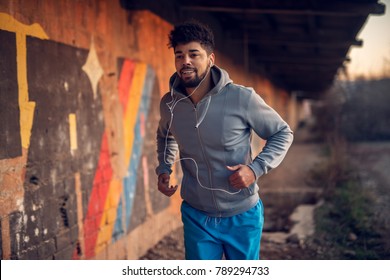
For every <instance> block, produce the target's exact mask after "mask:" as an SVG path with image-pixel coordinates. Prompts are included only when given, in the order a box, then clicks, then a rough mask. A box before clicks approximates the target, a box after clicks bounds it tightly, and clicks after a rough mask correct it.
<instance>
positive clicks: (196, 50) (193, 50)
mask: <svg viewBox="0 0 390 280" xmlns="http://www.w3.org/2000/svg"><path fill="white" fill-rule="evenodd" d="M188 52H192V53H193V52H200V50H198V49H192V50H188ZM176 53H183V51H175V54H176Z"/></svg>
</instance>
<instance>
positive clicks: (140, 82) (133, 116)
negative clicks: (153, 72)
mask: <svg viewBox="0 0 390 280" xmlns="http://www.w3.org/2000/svg"><path fill="white" fill-rule="evenodd" d="M146 71H147V65H146V64H145V63H137V64H136V67H135V70H134V77H133V82H132V84H131V87H130V89H129V91H130V92H129V98H128V101H127V106H126V111H125V112H124V120H123V132H124V133H123V139H124V141H125V143H124V145H125V157H124V158H125V160H126V162H125V166H126V167H127V166H128V164H130V158H131V150H132V148H133V144H134V129H135V126H136V121H137V114H138V110H139V106H140V103H141V98H142V90H143V86H144V82H145V77H146Z"/></svg>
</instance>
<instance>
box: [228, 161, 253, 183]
mask: <svg viewBox="0 0 390 280" xmlns="http://www.w3.org/2000/svg"><path fill="white" fill-rule="evenodd" d="M226 167H227V169H229V170H230V171H235V172H234V173H233V174H232V175H230V177H229V182H230V185H232V186H233V187H235V188H237V189H245V188H247V187H249V186H250V185H252V184H253V183H254V182H255V181H256V176H255V173H254V172H253V171H252V169H250V168H249V167H248V166H246V165H243V164H239V165H235V166H226Z"/></svg>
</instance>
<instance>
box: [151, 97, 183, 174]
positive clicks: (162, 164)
mask: <svg viewBox="0 0 390 280" xmlns="http://www.w3.org/2000/svg"><path fill="white" fill-rule="evenodd" d="M167 96H168V94H167V95H165V96H164V97H163V98H162V99H161V101H160V122H159V125H158V128H157V159H158V166H157V168H156V174H157V175H160V174H162V173H168V174H171V173H172V165H173V162H174V161H175V157H176V153H177V151H178V145H177V143H176V140H175V138H174V137H173V135H172V133H171V132H170V131H169V130H168V129H169V126H170V121H171V114H170V112H169V108H168V106H167V104H166V102H167V101H166V100H167Z"/></svg>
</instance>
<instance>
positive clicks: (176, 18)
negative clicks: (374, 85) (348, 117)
mask: <svg viewBox="0 0 390 280" xmlns="http://www.w3.org/2000/svg"><path fill="white" fill-rule="evenodd" d="M121 5H122V7H123V8H125V9H127V10H129V11H130V12H131V11H134V10H144V9H148V10H150V11H151V12H153V13H155V14H157V15H159V16H160V17H162V18H164V19H166V20H167V21H169V22H171V23H172V24H175V23H178V22H181V21H183V20H185V19H190V18H195V19H198V20H200V21H203V22H205V23H207V24H208V25H210V26H211V27H212V29H213V30H214V33H215V39H216V49H217V50H218V51H219V52H222V53H224V54H225V55H227V56H229V57H231V58H232V59H233V60H234V61H235V62H236V63H241V64H243V65H244V66H245V68H246V69H247V70H248V71H252V72H257V73H260V74H262V75H265V76H266V77H267V78H269V79H270V80H271V81H272V82H273V83H274V84H276V85H277V86H279V87H281V88H284V89H286V90H288V91H290V92H293V91H294V92H296V93H297V94H298V96H300V97H301V98H318V97H319V96H320V95H321V93H322V92H324V91H325V90H326V89H327V88H328V87H329V86H331V84H332V82H333V80H334V78H335V76H336V74H337V72H338V71H339V70H340V69H342V68H343V65H344V63H347V62H348V61H349V58H348V57H347V53H348V50H349V49H350V47H351V46H357V47H361V46H362V45H363V42H362V41H360V40H357V39H356V37H357V34H358V33H359V31H360V30H361V28H362V27H363V25H364V23H365V21H366V20H367V17H368V16H369V15H370V14H374V15H382V14H384V12H385V5H384V4H382V3H378V1H377V0H343V1H340V0H326V1H325V0H272V1H270V0H191V1H189V0H166V1H154V0H143V1H139V0H121ZM227 46H228V47H227Z"/></svg>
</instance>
